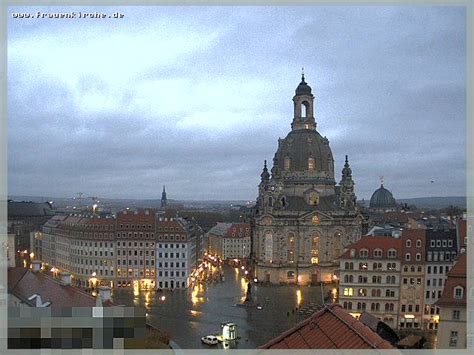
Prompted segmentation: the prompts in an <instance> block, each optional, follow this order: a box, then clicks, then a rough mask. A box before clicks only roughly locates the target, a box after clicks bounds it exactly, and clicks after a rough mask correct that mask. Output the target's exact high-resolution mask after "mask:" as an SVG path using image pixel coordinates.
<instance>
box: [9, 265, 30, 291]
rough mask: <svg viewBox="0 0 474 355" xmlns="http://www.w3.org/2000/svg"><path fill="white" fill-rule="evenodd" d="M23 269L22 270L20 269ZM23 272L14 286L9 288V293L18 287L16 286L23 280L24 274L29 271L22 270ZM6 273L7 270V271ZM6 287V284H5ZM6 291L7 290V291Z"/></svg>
mask: <svg viewBox="0 0 474 355" xmlns="http://www.w3.org/2000/svg"><path fill="white" fill-rule="evenodd" d="M22 269H23V268H22ZM24 270H25V271H24V272H23V274H22V275H21V277H20V278H19V279H18V280H17V282H16V283H15V285H13V287H12V288H11V291H10V292H13V290H15V289H16V287H17V286H18V284H19V283H20V281H21V280H23V278H24V277H25V275H26V273H27V272H28V271H29V270H28V269H26V268H25V269H24ZM7 272H8V270H7ZM7 286H8V282H7ZM7 291H8V290H7Z"/></svg>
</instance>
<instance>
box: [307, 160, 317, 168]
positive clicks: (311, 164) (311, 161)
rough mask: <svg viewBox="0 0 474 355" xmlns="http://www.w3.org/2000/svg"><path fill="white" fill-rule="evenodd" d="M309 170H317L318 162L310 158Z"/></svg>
mask: <svg viewBox="0 0 474 355" xmlns="http://www.w3.org/2000/svg"><path fill="white" fill-rule="evenodd" d="M308 170H316V161H315V160H314V158H312V157H309V158H308Z"/></svg>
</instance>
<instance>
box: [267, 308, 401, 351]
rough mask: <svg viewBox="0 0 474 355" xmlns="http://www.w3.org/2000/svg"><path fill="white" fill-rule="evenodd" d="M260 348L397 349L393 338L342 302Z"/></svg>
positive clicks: (323, 310)
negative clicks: (386, 337) (377, 330)
mask: <svg viewBox="0 0 474 355" xmlns="http://www.w3.org/2000/svg"><path fill="white" fill-rule="evenodd" d="M259 349H394V348H393V346H392V345H390V343H389V342H387V341H386V340H384V339H382V338H381V337H380V336H379V335H378V334H377V333H375V332H374V331H372V330H371V329H370V328H369V327H367V326H365V325H364V324H362V323H361V322H360V321H358V320H357V319H355V318H354V317H352V316H351V315H350V314H349V313H347V312H346V311H345V310H344V309H343V308H342V307H341V305H339V304H332V305H329V306H326V307H324V308H323V309H322V310H321V311H319V312H317V313H315V314H314V315H313V316H311V317H310V318H308V319H306V320H304V321H303V322H301V323H300V324H298V325H296V326H295V327H293V328H291V329H290V330H288V331H286V332H284V333H283V334H281V335H280V336H279V337H277V338H275V339H273V340H270V341H269V342H268V343H266V344H264V345H262V346H260V347H259Z"/></svg>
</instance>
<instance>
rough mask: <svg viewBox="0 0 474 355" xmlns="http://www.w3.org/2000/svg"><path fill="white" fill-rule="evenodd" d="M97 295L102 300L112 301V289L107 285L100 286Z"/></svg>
mask: <svg viewBox="0 0 474 355" xmlns="http://www.w3.org/2000/svg"><path fill="white" fill-rule="evenodd" d="M99 295H100V298H101V299H102V302H106V301H112V289H111V288H110V287H109V286H100V287H99Z"/></svg>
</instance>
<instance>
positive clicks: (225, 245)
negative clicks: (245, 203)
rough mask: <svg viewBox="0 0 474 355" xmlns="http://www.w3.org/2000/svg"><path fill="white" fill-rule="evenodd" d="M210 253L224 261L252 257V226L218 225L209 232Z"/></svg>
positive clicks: (245, 224)
mask: <svg viewBox="0 0 474 355" xmlns="http://www.w3.org/2000/svg"><path fill="white" fill-rule="evenodd" d="M206 236H207V239H208V243H209V245H208V251H209V252H210V253H211V254H216V255H218V256H219V257H221V258H222V259H224V260H225V259H243V258H248V257H249V255H250V224H248V223H217V225H216V226H214V227H213V228H211V230H209V232H207V235H206Z"/></svg>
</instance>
